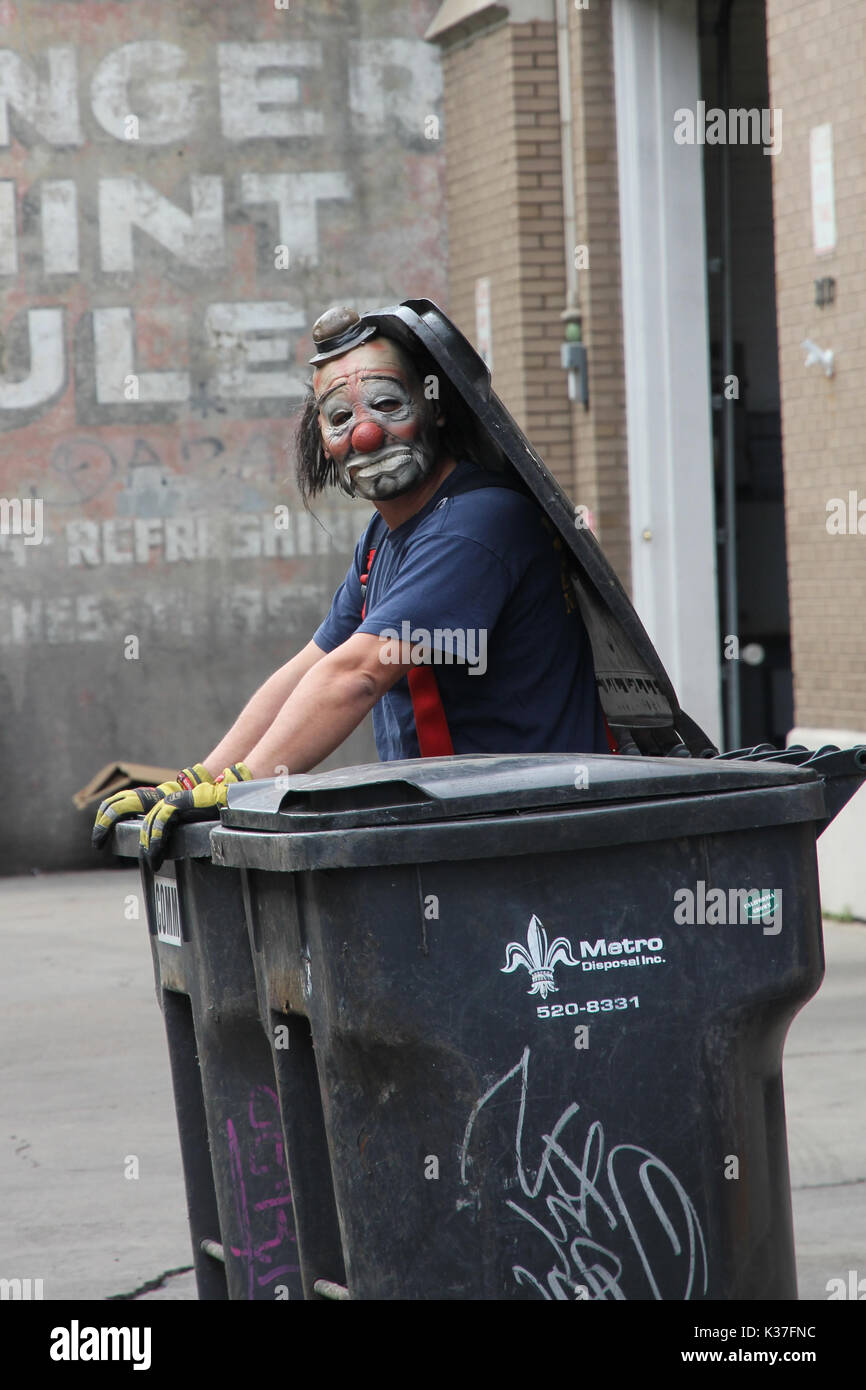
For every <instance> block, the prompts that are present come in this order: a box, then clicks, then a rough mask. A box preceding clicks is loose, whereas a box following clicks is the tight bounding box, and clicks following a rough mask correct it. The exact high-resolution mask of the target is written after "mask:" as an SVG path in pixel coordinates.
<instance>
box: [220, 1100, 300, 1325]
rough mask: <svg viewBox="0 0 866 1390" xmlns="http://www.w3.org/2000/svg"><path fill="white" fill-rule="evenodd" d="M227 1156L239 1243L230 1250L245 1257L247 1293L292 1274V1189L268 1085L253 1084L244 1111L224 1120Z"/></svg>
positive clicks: (294, 1269) (295, 1270)
mask: <svg viewBox="0 0 866 1390" xmlns="http://www.w3.org/2000/svg"><path fill="white" fill-rule="evenodd" d="M227 1129H228V1142H229V1157H230V1165H231V1176H232V1188H233V1190H234V1197H235V1208H236V1210H237V1215H238V1225H239V1229H240V1231H241V1240H242V1245H241V1246H234V1245H233V1246H231V1252H232V1254H233V1255H234V1256H236V1257H237V1258H238V1259H243V1260H245V1262H246V1269H247V1290H248V1293H247V1296H248V1297H249V1298H250V1299H252V1298H253V1297H254V1294H255V1289H256V1287H258V1288H260V1289H261V1288H264V1287H266V1286H267V1285H270V1284H273V1283H274V1281H275V1280H277V1279H279V1278H280V1277H281V1275H286V1274H297V1273H298V1270H299V1266H298V1263H297V1253H296V1240H295V1232H294V1223H293V1219H292V1210H291V1208H292V1194H291V1191H290V1189H289V1173H288V1169H287V1167H286V1156H285V1151H284V1146H283V1131H282V1126H281V1124H280V1111H279V1105H278V1103H277V1097H276V1094H275V1092H274V1091H272V1090H271V1089H270V1087H269V1086H254V1087H253V1089H252V1090H251V1091H250V1097H249V1104H248V1106H247V1113H246V1115H245V1117H244V1119H243V1121H240V1122H238V1124H237V1125H236V1124H235V1123H234V1121H233V1120H228V1121H227Z"/></svg>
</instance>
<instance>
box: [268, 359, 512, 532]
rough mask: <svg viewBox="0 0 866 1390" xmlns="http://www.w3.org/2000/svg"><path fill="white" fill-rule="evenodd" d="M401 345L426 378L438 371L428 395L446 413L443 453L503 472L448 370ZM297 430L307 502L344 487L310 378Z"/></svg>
mask: <svg viewBox="0 0 866 1390" xmlns="http://www.w3.org/2000/svg"><path fill="white" fill-rule="evenodd" d="M400 347H401V349H402V351H403V353H404V354H405V356H406V358H407V359H408V361H409V363H410V364H411V366H412V367H413V369H414V370H415V372H416V373H417V375H418V377H419V379H420V380H421V381H424V380H425V379H426V378H428V377H435V378H436V379H437V381H438V383H439V396H438V398H437V399H434V400H431V401H429V405H430V408H431V411H433V412H434V415H444V416H445V423H444V424H443V425H441V426H439V447H440V450H441V453H443V454H445V455H450V457H451V458H454V459H458V460H459V459H467V460H468V461H469V462H471V463H475V464H477V465H478V467H479V468H488V469H490V470H491V471H493V472H501V471H502V469H503V467H504V463H503V459H502V455H501V453H500V451H499V449H498V448H497V446H496V445H495V443H494V442H493V440H492V439H490V437H489V436H488V435H487V434H486V433H485V432H484V430H483V429H482V427H481V425H480V424H479V422H478V420H477V418H476V417H475V415H474V413H473V412H472V411H471V410H470V409H469V407H468V406H467V405H466V403H465V402H464V400H463V398H462V397H461V396H460V395H459V393H458V392H457V391H456V390H455V388H454V386H453V385H452V384H451V382H450V381H449V380H448V378H447V376H445V375H444V373H443V372H442V371H441V369H440V368H439V367H437V365H436V363H435V362H434V361H433V359H432V358H431V357H430V356H429V355H428V354H427V353H426V352H425V351H424V350H423V348H421V347H415V346H414V345H413V347H412V348H407V347H404V345H403V344H402V343H401V344H400ZM297 421H298V423H297V427H296V430H295V459H296V463H295V466H296V471H297V479H298V488H299V490H300V493H301V497H302V498H303V500H304V505H305V506H307V504H308V503H309V500H310V498H311V497H315V496H317V494H318V493H320V492H324V490H325V488H328V487H339V488H341V489H342V490H343V491H345V487H344V486H343V480H342V478H341V477H340V470H339V469H338V467H337V465H336V464H335V463H334V462H333V460H332V459H329V458H327V457H326V455H325V451H324V449H323V448H322V436H321V434H320V432H319V409H318V406H317V405H316V397H315V394H314V392H313V383H312V381H308V382H307V394H306V396H305V398H304V403H303V405H302V407H301V410H300V412H299V414H298V416H297Z"/></svg>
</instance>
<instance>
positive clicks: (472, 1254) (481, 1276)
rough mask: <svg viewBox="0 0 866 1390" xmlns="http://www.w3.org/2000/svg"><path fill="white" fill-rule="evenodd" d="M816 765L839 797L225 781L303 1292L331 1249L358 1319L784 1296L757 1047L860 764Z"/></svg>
mask: <svg viewBox="0 0 866 1390" xmlns="http://www.w3.org/2000/svg"><path fill="white" fill-rule="evenodd" d="M807 756H808V755H807ZM840 759H841V761H840ZM802 760H803V758H802V755H801V761H802ZM830 762H831V763H832V764H833V765H832V766H831V767H830V768H829V769H826V770H827V771H828V775H829V774H831V773H832V774H834V775H838V776H839V778H840V780H839V782H838V783H837V784H836V786H837V790H836V792H835V793H834V792H832V791H831V788H832V787H833V785H834V784H832V783H831V782H829V781H826V780H824V779H823V778H822V777H821V776H820V775H819V772H820V770H821V769H820V768H818V770H813V769H812V768H804V767H798V766H796V765H791V764H788V765H784V764H779V763H776V762H772V761H760V760H754V761H738V760H730V759H728V760H705V761H702V760H697V759H679V758H651V759H647V758H640V757H637V758H631V757H623V756H611V757H590V756H587V757H585V758H575V757H567V756H559V755H549V756H541V757H522V756H507V757H493V756H487V757H455V758H443V759H426V760H423V761H422V760H419V761H415V762H402V763H390V764H384V765H374V766H369V767H361V768H349V769H344V770H341V771H338V772H333V773H328V774H322V775H310V776H298V777H295V778H292V781H291V787H290V789H289V790H288V791H286V790H285V787H284V786H279V785H277V784H275V783H272V782H259V783H252V784H245V785H241V786H238V787H232V788H231V789H230V791H229V807H228V809H227V810H226V811H224V812H223V814H222V825H221V826H220V827H219V828H217V829H215V830H214V831H213V834H212V837H211V847H212V854H213V862H214V865H223V866H230V867H232V868H235V869H239V870H240V871H241V876H242V882H243V897H244V902H245V911H246V915H247V920H248V927H249V932H250V940H251V943H252V947H253V964H254V968H255V970H256V974H257V977H258V981H259V999H260V1004H261V1007H262V1020H263V1023H264V1026H265V1028H266V1029H267V1031H268V1034H269V1036H270V1038H271V1042H272V1044H273V1042H274V1038H275V1037H276V1036H277V1033H278V1030H279V1029H280V1028H282V1029H283V1037H284V1039H288V1046H284V1047H283V1048H282V1050H281V1052H280V1054H279V1055H278V1054H277V1053H276V1052H275V1053H274V1056H275V1059H276V1060H277V1062H278V1066H277V1085H278V1091H279V1094H280V1099H281V1108H282V1113H283V1121H284V1128H285V1135H286V1141H287V1150H288V1163H289V1169H290V1172H291V1180H292V1187H293V1191H294V1194H295V1199H296V1208H297V1213H298V1240H299V1251H300V1259H301V1265H302V1274H303V1279H304V1287H305V1289H306V1290H307V1295H306V1296H307V1297H310V1296H311V1295H310V1292H309V1291H310V1289H311V1288H312V1286H313V1283H314V1281H315V1279H316V1278H317V1277H321V1276H322V1275H325V1276H326V1277H333V1276H331V1275H329V1270H334V1269H337V1268H339V1265H340V1263H341V1261H344V1263H345V1270H346V1281H347V1287H348V1295H349V1297H350V1298H352V1299H361V1300H366V1299H446V1300H456V1299H481V1300H485V1299H487V1300H510V1299H537V1298H541V1299H548V1300H550V1299H553V1300H564V1299H568V1300H573V1299H590V1300H601V1299H629V1300H639V1299H665V1300H682V1299H731V1300H737V1299H747V1300H761V1299H793V1298H796V1276H795V1266H794V1252H793V1239H792V1221H791V1202H790V1187H789V1178H788V1166H787V1146H786V1134H785V1120H784V1102H783V1090H782V1076H781V1059H782V1046H783V1042H784V1038H785V1035H786V1032H787V1029H788V1026H789V1024H790V1022H791V1020H792V1018H793V1016H794V1014H795V1013H796V1011H797V1009H798V1008H799V1007H800V1006H801V1005H802V1004H803V1003H804V1002H805V1001H806V1000H807V999H808V998H809V997H810V996H811V995H812V994H813V993H814V992H815V990H816V989H817V988H818V985H819V983H820V980H821V977H822V972H823V955H822V938H821V924H820V903H819V895H818V878H817V865H816V851H815V841H816V834H817V833H820V830H821V829H823V827H824V826H825V825H826V823H827V820H828V818H829V817H831V816H832V815H833V814H835V812H836V811H837V810H838V809H839V807H840V805H841V804H843V801H844V800H845V799H847V796H849V795H850V794H851V792H852V791H853V789H854V788H855V787H856V785H858V781H859V778H861V777H862V776H863V775H864V774H866V750H849V752H847V753H843V754H841V755H839V757H838V758H837V761H836V762H835V763H833V758H832V756H831V758H830ZM843 774H844V776H843ZM842 786H844V792H839V791H838V787H842ZM322 1133H324V1135H325V1136H326V1141H327V1144H326V1147H327V1152H326V1154H325V1155H324V1157H323V1155H322V1152H321V1135H322ZM310 1135H312V1136H313V1140H312V1147H311V1141H310ZM334 1202H336V1209H337V1213H338V1218H339V1238H337V1237H336V1236H333V1237H332V1238H331V1244H330V1245H329V1243H328V1238H327V1235H323V1233H324V1232H326V1231H327V1220H326V1219H325V1218H326V1216H327V1213H328V1212H329V1211H331V1210H332V1209H333V1203H334ZM302 1209H303V1210H304V1211H305V1212H309V1213H311V1215H313V1216H315V1215H316V1214H318V1217H317V1219H318V1226H317V1229H316V1236H315V1239H311V1241H310V1242H309V1245H307V1243H306V1242H305V1228H304V1223H303V1221H302V1220H301V1216H300V1213H301V1210H302ZM332 1229H333V1228H332ZM338 1239H339V1244H338V1243H337V1240H338Z"/></svg>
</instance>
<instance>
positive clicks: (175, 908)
mask: <svg viewBox="0 0 866 1390" xmlns="http://www.w3.org/2000/svg"><path fill="white" fill-rule="evenodd" d="M153 902H154V907H155V909H156V939H157V941H167V942H168V944H169V945H170V946H182V945H183V934H182V933H181V929H180V903H179V901H178V896H177V884H176V883H174V882H173V881H172V880H171V879H167V878H155V879H154V880H153Z"/></svg>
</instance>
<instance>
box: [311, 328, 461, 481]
mask: <svg viewBox="0 0 866 1390" xmlns="http://www.w3.org/2000/svg"><path fill="white" fill-rule="evenodd" d="M313 389H314V391H315V393H316V402H317V404H318V406H319V428H320V430H321V434H322V445H323V447H324V450H325V453H326V454H327V455H328V457H329V458H332V459H333V460H334V462H335V464H336V465H337V467H338V469H339V472H340V477H341V478H342V480H343V485H344V487H345V488H346V490H347V491H348V492H351V493H352V494H353V495H355V494H357V495H358V496H360V497H366V498H367V499H368V500H369V501H371V502H387V501H390V500H391V498H392V497H402V496H403V494H404V493H406V492H411V490H412V489H413V488H415V487H417V486H418V485H419V483H421V482H423V481H424V479H425V478H427V477H428V476H429V475H430V473H431V472H432V471H433V469H434V468H435V466H436V463H437V461H438V455H439V440H438V433H437V429H436V421H435V420H434V417H433V410H432V409H431V406H430V402H429V401H427V400H425V399H424V391H423V388H422V385H421V382H420V381H419V380H418V377H417V375H416V373H415V372H414V371H413V369H412V367H411V366H410V364H409V362H408V361H407V359H406V357H405V356H404V355H403V353H402V352H401V351H400V348H399V347H398V345H397V344H396V343H394V342H392V341H391V340H390V339H389V338H373V339H372V340H371V341H370V342H367V343H362V344H361V346H360V347H357V348H353V349H352V350H351V351H350V352H346V353H344V354H343V355H342V356H341V357H335V358H333V359H332V360H331V361H330V362H323V363H322V365H321V366H320V367H317V368H316V371H315V373H314V375H313Z"/></svg>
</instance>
